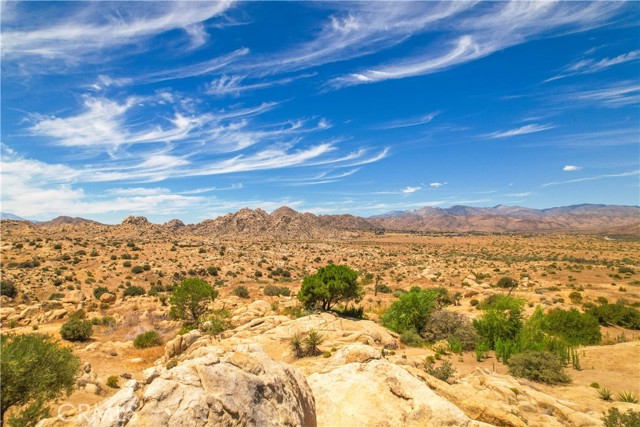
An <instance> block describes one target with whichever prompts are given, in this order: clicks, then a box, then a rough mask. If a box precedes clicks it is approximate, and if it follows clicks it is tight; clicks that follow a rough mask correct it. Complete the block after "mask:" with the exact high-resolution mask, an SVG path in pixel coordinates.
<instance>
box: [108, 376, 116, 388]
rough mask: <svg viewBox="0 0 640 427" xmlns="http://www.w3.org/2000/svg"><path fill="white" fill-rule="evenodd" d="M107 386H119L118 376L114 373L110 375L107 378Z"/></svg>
mask: <svg viewBox="0 0 640 427" xmlns="http://www.w3.org/2000/svg"><path fill="white" fill-rule="evenodd" d="M106 384H107V387H111V388H119V387H118V377H117V376H115V375H111V376H109V377H108V378H107V383H106Z"/></svg>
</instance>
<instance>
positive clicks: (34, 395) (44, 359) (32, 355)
mask: <svg viewBox="0 0 640 427" xmlns="http://www.w3.org/2000/svg"><path fill="white" fill-rule="evenodd" d="M0 354H2V358H1V360H0V370H1V371H2V386H1V388H2V414H3V415H4V414H6V411H7V410H8V409H10V408H21V409H22V410H21V411H20V412H19V413H17V414H14V415H13V416H12V417H11V418H10V419H9V421H10V424H12V425H13V424H16V425H32V424H35V422H37V421H39V420H40V419H42V418H45V417H47V416H48V413H49V411H48V408H47V403H48V402H49V401H50V400H53V399H56V398H57V397H59V396H60V395H61V394H62V393H63V392H66V393H67V395H68V394H70V393H71V391H72V390H73V386H74V385H75V380H76V374H77V372H78V369H79V368H80V360H79V359H78V358H77V357H76V356H74V355H73V352H72V351H71V349H70V348H67V347H63V346H61V345H60V344H59V343H58V342H57V341H55V340H54V339H53V338H51V337H49V336H46V335H40V334H25V335H1V336H0ZM0 424H1V423H0Z"/></svg>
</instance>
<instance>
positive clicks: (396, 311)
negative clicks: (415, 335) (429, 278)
mask: <svg viewBox="0 0 640 427" xmlns="http://www.w3.org/2000/svg"><path fill="white" fill-rule="evenodd" d="M437 298H438V293H437V292H436V291H434V290H431V289H429V290H423V289H420V288H419V287H413V288H411V290H410V291H409V292H407V293H404V294H402V295H400V297H399V300H398V301H396V302H394V303H393V304H391V307H390V308H389V310H387V311H386V312H385V313H384V314H383V315H382V318H381V320H382V324H383V325H384V326H385V327H387V328H389V329H391V330H392V331H394V332H397V333H399V334H403V333H405V332H407V331H414V332H417V331H421V330H423V329H424V327H425V325H426V324H427V320H428V319H429V316H430V314H431V312H432V311H434V310H435V308H436V300H437Z"/></svg>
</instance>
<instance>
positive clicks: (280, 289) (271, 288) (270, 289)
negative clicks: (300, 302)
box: [262, 285, 291, 297]
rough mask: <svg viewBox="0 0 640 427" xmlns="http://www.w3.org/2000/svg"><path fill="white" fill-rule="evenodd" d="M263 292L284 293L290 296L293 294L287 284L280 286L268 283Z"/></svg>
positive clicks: (271, 294) (270, 294)
mask: <svg viewBox="0 0 640 427" xmlns="http://www.w3.org/2000/svg"><path fill="white" fill-rule="evenodd" d="M262 292H263V293H264V294H265V295H267V296H279V295H283V296H287V297H288V296H289V295H291V289H289V288H287V287H286V286H282V287H280V286H275V285H267V286H265V287H264V289H263V290H262Z"/></svg>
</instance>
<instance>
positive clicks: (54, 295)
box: [49, 292, 64, 301]
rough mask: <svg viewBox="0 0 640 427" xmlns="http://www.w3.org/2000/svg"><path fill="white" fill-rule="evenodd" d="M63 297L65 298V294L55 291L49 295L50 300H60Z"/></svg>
mask: <svg viewBox="0 0 640 427" xmlns="http://www.w3.org/2000/svg"><path fill="white" fill-rule="evenodd" d="M62 298H64V294H62V293H60V292H54V293H52V294H51V295H49V301H59V300H61V299H62Z"/></svg>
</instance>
